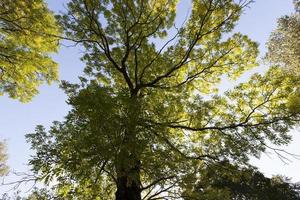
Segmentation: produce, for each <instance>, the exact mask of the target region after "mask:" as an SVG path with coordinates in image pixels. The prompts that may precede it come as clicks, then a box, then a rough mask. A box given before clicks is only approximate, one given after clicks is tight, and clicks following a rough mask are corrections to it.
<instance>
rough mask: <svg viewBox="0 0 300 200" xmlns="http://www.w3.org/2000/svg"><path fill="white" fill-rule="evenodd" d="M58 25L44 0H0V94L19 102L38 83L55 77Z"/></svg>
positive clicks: (28, 94)
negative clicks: (53, 58) (52, 54)
mask: <svg viewBox="0 0 300 200" xmlns="http://www.w3.org/2000/svg"><path fill="white" fill-rule="evenodd" d="M59 33H60V29H59V27H58V25H57V23H56V20H55V18H54V15H53V13H52V12H51V11H50V10H49V9H48V8H47V6H46V4H45V3H44V2H43V0H28V1H22V0H2V1H1V2H0V95H3V94H4V93H6V94H8V95H9V96H10V97H12V98H15V99H18V100H20V101H22V102H26V101H29V100H30V99H31V98H32V97H33V96H34V95H36V94H37V93H38V86H39V85H41V84H42V83H44V82H47V83H51V82H52V81H54V80H57V79H58V69H57V64H56V63H55V62H54V61H53V60H52V58H51V57H50V53H54V52H57V50H58V46H59V45H58V38H55V37H51V36H54V35H56V36H59Z"/></svg>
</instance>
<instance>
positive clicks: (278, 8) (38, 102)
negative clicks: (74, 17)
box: [0, 0, 300, 195]
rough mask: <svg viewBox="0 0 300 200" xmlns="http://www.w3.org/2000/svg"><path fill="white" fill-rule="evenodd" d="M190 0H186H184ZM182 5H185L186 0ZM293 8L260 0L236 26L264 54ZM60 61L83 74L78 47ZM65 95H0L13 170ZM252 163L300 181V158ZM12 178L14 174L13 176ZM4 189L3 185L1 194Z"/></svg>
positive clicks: (48, 89) (70, 72)
mask: <svg viewBox="0 0 300 200" xmlns="http://www.w3.org/2000/svg"><path fill="white" fill-rule="evenodd" d="M184 1H187V0H183V2H184ZM47 2H48V5H49V7H50V9H52V10H55V11H58V10H63V9H64V8H63V6H62V4H63V3H64V2H66V0H47ZM181 6H183V8H185V4H184V3H183V4H182V5H181ZM183 10H186V9H180V11H181V12H180V13H179V16H178V18H180V17H185V15H186V13H185V12H182V11H183ZM291 12H293V5H292V0H257V1H256V2H255V3H253V4H252V5H251V6H250V8H247V9H246V10H245V13H244V15H243V16H242V18H241V20H240V22H239V24H238V26H237V28H236V30H237V31H240V32H242V33H244V34H247V35H249V36H250V38H252V39H253V40H255V41H257V42H259V44H260V51H261V52H262V54H261V55H263V53H264V52H265V42H266V41H267V39H268V37H269V34H270V32H271V31H272V30H273V29H274V28H275V27H276V19H277V18H278V17H280V16H282V15H284V14H290V13H291ZM53 58H54V60H55V61H56V62H58V63H59V67H60V68H59V69H60V79H61V80H68V81H71V82H75V81H77V76H78V75H80V74H82V70H83V67H84V64H83V63H81V62H80V60H79V58H80V53H79V50H78V49H76V48H67V47H64V46H63V47H62V48H61V50H60V52H59V54H57V55H54V56H53ZM65 101H66V95H65V94H64V93H63V91H62V90H61V89H59V88H58V84H57V83H56V84H52V85H51V86H48V85H43V86H41V87H40V94H39V95H37V96H36V97H35V98H33V100H32V101H31V102H30V103H26V104H24V103H20V102H18V101H16V100H12V99H9V98H7V97H6V96H2V97H0V140H3V139H5V140H6V142H7V145H8V154H9V160H8V164H9V166H10V167H11V169H12V170H14V171H26V169H28V168H27V166H26V163H27V160H28V158H29V157H30V154H31V153H32V152H31V151H30V146H29V145H28V144H27V143H26V141H25V138H24V135H25V134H27V133H31V132H33V131H34V129H35V126H36V125H39V124H41V125H44V126H46V127H49V126H50V125H51V123H52V121H54V120H58V121H60V120H62V119H63V117H64V116H65V115H66V114H67V112H68V110H69V109H70V107H69V106H68V105H67V104H66V103H65ZM292 133H293V134H294V135H295V137H294V141H293V142H292V143H291V144H290V145H289V146H288V147H286V148H285V149H286V150H287V151H289V152H291V153H296V154H300V148H299V146H300V136H299V135H300V134H299V130H298V131H296V130H295V131H293V132H292ZM252 163H254V164H255V165H256V166H258V167H259V169H260V170H261V171H262V172H264V173H265V174H266V175H268V176H270V175H273V174H282V175H285V176H288V177H291V178H293V181H300V173H299V172H297V169H298V170H299V169H300V161H299V160H296V159H293V162H292V163H290V164H289V165H285V164H284V163H282V162H281V161H280V159H279V158H277V157H276V156H275V155H274V154H273V155H271V157H268V156H266V155H263V156H262V158H261V159H260V160H257V159H253V161H252ZM11 179H13V178H11ZM3 191H4V189H3V188H0V195H1V193H2V192H3Z"/></svg>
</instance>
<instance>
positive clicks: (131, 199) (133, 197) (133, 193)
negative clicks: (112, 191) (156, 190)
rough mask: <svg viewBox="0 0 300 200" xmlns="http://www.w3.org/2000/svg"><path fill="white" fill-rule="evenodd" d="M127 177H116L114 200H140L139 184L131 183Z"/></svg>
mask: <svg viewBox="0 0 300 200" xmlns="http://www.w3.org/2000/svg"><path fill="white" fill-rule="evenodd" d="M129 179H130V178H129V177H127V176H122V177H118V179H117V182H118V183H117V192H116V200H141V191H140V186H139V183H136V182H131V183H130V180H129Z"/></svg>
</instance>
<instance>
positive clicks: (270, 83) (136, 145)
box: [27, 0, 299, 200]
mask: <svg viewBox="0 0 300 200" xmlns="http://www.w3.org/2000/svg"><path fill="white" fill-rule="evenodd" d="M177 3H178V2H177V1H168V0H148V1H144V0H143V1H140V0H120V1H115V0H111V1H108V0H72V1H71V2H70V3H69V4H68V12H67V13H66V14H64V15H62V16H61V17H60V22H61V23H62V25H63V26H64V28H65V37H67V38H68V39H69V40H73V41H75V42H76V43H79V44H81V45H82V47H83V48H85V53H84V55H83V57H82V60H83V61H85V62H86V68H85V77H81V85H76V84H69V83H64V84H63V85H62V87H63V88H64V89H65V91H66V93H67V94H68V96H69V100H68V104H69V105H71V106H72V110H71V111H70V112H69V114H68V115H67V116H66V118H65V120H64V121H63V122H54V124H53V126H52V127H51V128H50V130H49V131H46V130H45V129H44V128H43V127H42V126H38V127H37V129H36V132H35V133H32V134H28V135H27V139H28V141H29V142H30V143H31V145H32V149H34V150H35V151H36V154H35V156H33V157H32V159H31V160H30V164H31V165H32V167H33V171H34V172H35V173H36V174H37V175H38V176H39V177H40V180H41V181H44V182H46V183H48V182H50V181H51V180H56V181H57V182H58V184H57V185H56V192H57V194H58V195H59V196H61V197H63V198H70V199H72V195H73V194H80V195H82V196H84V195H87V196H86V197H85V199H111V198H113V196H115V198H116V199H117V200H121V199H122V200H140V199H142V198H143V199H178V198H179V197H180V196H181V194H182V191H183V188H189V187H192V186H194V183H195V182H193V181H187V180H190V178H191V177H193V176H194V175H195V173H196V172H198V171H199V168H201V167H203V166H205V165H206V164H208V163H211V162H220V161H222V160H225V159H227V160H232V161H233V164H235V163H236V164H243V163H247V161H248V159H249V156H257V157H258V156H259V155H260V153H261V152H263V151H265V150H266V148H272V147H270V146H268V145H267V144H269V143H273V144H276V145H282V144H287V143H288V142H289V141H290V140H291V137H290V135H289V134H288V131H289V130H290V129H291V128H293V127H294V125H295V124H296V123H297V122H299V112H297V111H293V112H291V109H289V107H288V105H287V102H288V101H289V98H290V97H291V96H292V95H294V93H295V90H296V87H295V86H298V85H299V77H294V76H285V74H284V73H282V69H281V68H280V67H271V68H270V70H269V71H268V72H267V73H266V74H264V75H260V74H254V75H253V76H252V77H251V78H250V80H249V81H248V82H245V83H241V84H239V85H237V86H236V87H235V88H234V89H232V90H230V91H227V92H226V93H224V94H219V95H217V94H216V92H217V87H218V84H219V83H220V82H221V79H222V77H224V76H227V77H228V78H230V79H232V80H235V79H236V78H238V77H239V76H240V75H241V74H242V73H243V72H245V71H246V70H248V69H251V68H253V67H255V66H256V65H257V63H256V57H257V54H258V50H257V44H256V43H255V42H252V41H251V40H250V39H249V38H248V37H247V36H245V35H242V34H241V33H232V30H233V28H234V26H235V24H236V22H237V21H238V19H239V16H240V14H241V12H242V10H243V8H244V7H245V6H247V5H248V4H249V3H250V1H247V0H245V1H234V0H225V1H224V0H193V1H192V2H191V5H190V6H191V13H190V15H189V16H188V17H187V20H186V21H185V22H184V24H183V25H182V27H177V26H176V25H175V23H174V20H175V14H176V6H177ZM225 36H226V37H225ZM155 40H159V43H158V42H155ZM267 141H268V143H267ZM273 150H274V151H277V150H276V149H273ZM114 193H115V194H114Z"/></svg>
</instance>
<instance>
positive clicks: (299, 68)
mask: <svg viewBox="0 0 300 200" xmlns="http://www.w3.org/2000/svg"><path fill="white" fill-rule="evenodd" d="M294 5H295V10H296V12H295V13H294V14H291V15H286V16H283V17H281V18H279V19H278V22H277V28H276V29H275V30H274V31H273V32H272V34H271V36H270V39H269V42H268V44H267V47H268V53H267V56H266V58H267V60H268V61H270V62H271V63H272V64H274V65H279V66H281V67H282V68H284V69H286V70H288V71H290V72H291V73H294V74H297V75H298V76H300V41H299V38H300V1H299V0H294Z"/></svg>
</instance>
